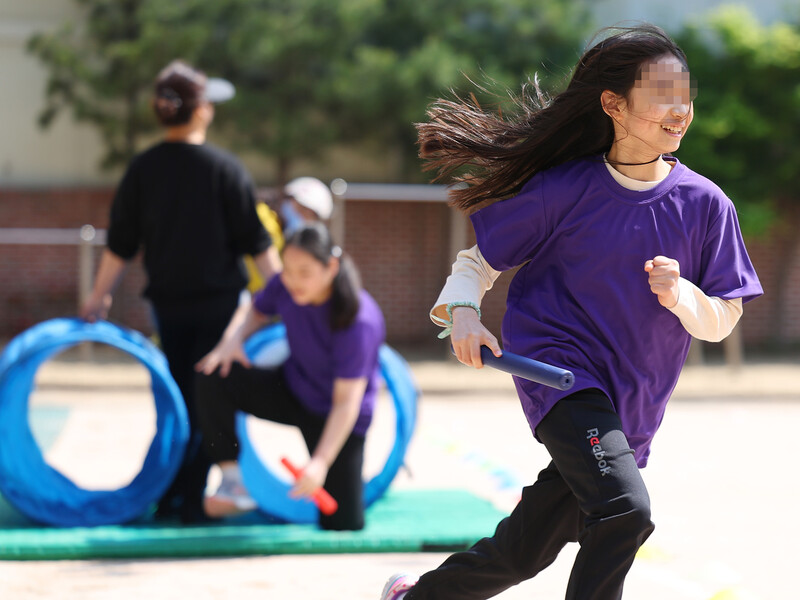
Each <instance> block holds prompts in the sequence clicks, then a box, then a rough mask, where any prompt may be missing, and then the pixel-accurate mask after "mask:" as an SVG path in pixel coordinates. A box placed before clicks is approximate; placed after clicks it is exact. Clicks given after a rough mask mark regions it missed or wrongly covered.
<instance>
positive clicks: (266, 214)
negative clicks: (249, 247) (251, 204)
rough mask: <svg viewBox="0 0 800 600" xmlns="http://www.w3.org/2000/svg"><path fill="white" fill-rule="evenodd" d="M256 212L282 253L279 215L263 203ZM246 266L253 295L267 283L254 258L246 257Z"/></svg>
mask: <svg viewBox="0 0 800 600" xmlns="http://www.w3.org/2000/svg"><path fill="white" fill-rule="evenodd" d="M256 212H257V213H258V218H259V220H260V221H261V224H262V225H264V229H266V230H267V233H269V236H270V237H271V238H272V243H273V244H274V245H275V247H276V248H277V249H278V252H280V251H281V250H283V230H282V229H281V223H280V220H279V219H278V213H276V212H275V211H274V210H272V209H271V208H270V207H269V206H267V205H266V204H264V203H263V202H259V203H258V204H257V205H256ZM244 265H245V267H247V275H248V277H249V279H250V281H249V282H248V284H247V290H248V291H249V292H250V293H251V294H252V293H254V292H257V291H258V290H260V289H261V288H262V287H264V284H265V283H266V282H265V281H264V278H263V277H262V276H261V273H260V272H259V270H258V267H256V263H255V261H254V260H253V257H252V256H245V257H244Z"/></svg>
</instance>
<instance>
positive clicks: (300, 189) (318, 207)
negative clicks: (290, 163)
mask: <svg viewBox="0 0 800 600" xmlns="http://www.w3.org/2000/svg"><path fill="white" fill-rule="evenodd" d="M283 189H284V192H285V193H286V195H287V196H291V197H292V198H294V200H295V201H296V202H297V203H298V204H300V205H301V206H305V207H306V208H308V209H309V210H313V211H314V212H315V213H316V214H317V216H318V217H319V218H320V219H323V220H325V221H327V220H328V219H330V217H331V213H332V212H333V196H331V190H330V189H329V188H328V186H327V185H325V184H324V183H322V182H321V181H320V180H319V179H316V178H315V177H298V178H297V179H292V180H291V181H290V182H289V183H287V184H286V187H285V188H283Z"/></svg>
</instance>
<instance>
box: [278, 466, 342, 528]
mask: <svg viewBox="0 0 800 600" xmlns="http://www.w3.org/2000/svg"><path fill="white" fill-rule="evenodd" d="M281 464H282V465H283V466H284V467H286V468H287V469H288V470H289V472H290V473H291V474H292V475H294V479H295V481H297V480H298V479H300V476H301V475H302V474H303V472H302V471H301V470H300V469H298V468H297V467H295V466H294V465H293V464H292V463H291V462H290V461H289V459H288V458H286V457H285V456H284V457H283V458H281ZM311 499H312V500H313V501H314V504H316V505H317V508H319V512H321V513H322V514H323V515H328V516H330V515H332V514H333V513H335V512H336V511H337V510H338V509H339V504H338V502H336V500H334V499H333V496H331V495H330V494H329V493H328V492H326V491H325V490H324V489H323V488H317V489H316V490H315V491H314V493H313V494H311Z"/></svg>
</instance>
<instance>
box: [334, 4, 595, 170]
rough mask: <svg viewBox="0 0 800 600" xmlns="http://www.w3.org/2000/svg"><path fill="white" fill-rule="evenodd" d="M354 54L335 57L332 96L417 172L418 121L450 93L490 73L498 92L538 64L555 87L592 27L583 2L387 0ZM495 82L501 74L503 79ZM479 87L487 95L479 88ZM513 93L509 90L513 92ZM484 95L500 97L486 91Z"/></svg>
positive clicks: (355, 127)
mask: <svg viewBox="0 0 800 600" xmlns="http://www.w3.org/2000/svg"><path fill="white" fill-rule="evenodd" d="M381 4H382V10H380V11H379V12H378V14H377V15H376V18H374V19H373V20H372V21H371V22H370V23H369V24H368V27H367V28H366V29H365V30H364V32H363V35H362V38H361V43H360V44H358V45H356V46H354V47H353V48H352V52H351V55H350V56H348V60H347V61H346V62H345V63H343V64H339V65H337V71H338V72H337V77H336V78H335V79H334V83H335V85H336V86H337V89H336V92H335V97H336V98H337V100H338V101H339V102H341V103H342V105H341V107H340V110H339V114H340V118H341V119H342V120H343V122H344V125H345V126H346V127H347V128H348V132H349V136H350V137H362V138H363V137H364V134H365V133H366V134H367V135H368V136H369V138H368V139H370V140H371V141H373V142H375V143H377V144H380V145H381V146H385V147H388V148H389V149H395V150H399V151H400V156H401V157H402V158H404V159H405V160H404V166H403V168H402V171H403V175H404V177H405V178H407V179H414V178H417V179H418V178H420V174H419V167H418V162H417V160H416V158H415V157H416V148H415V140H416V131H415V129H414V123H416V122H419V121H421V120H423V119H424V118H425V110H426V108H427V106H428V105H429V104H430V102H431V101H432V100H433V99H435V98H437V97H439V96H441V95H442V94H446V93H448V92H449V91H450V90H451V89H452V90H455V91H458V92H459V93H469V92H476V93H477V91H476V87H475V85H473V84H472V82H471V80H474V81H475V82H476V83H479V84H485V83H489V87H491V88H492V89H493V90H494V91H499V93H500V95H501V96H502V95H504V94H505V90H503V89H499V88H502V87H503V86H505V87H507V88H509V89H511V90H513V91H516V90H518V89H519V86H520V84H521V82H522V80H523V79H524V78H525V77H526V76H533V75H536V74H538V75H539V76H540V78H541V79H542V80H543V81H544V82H545V83H546V84H551V85H553V86H555V87H558V86H559V85H560V84H561V83H562V82H565V80H566V77H567V76H568V74H569V69H570V68H571V67H572V65H573V64H574V63H575V60H576V59H577V57H578V56H579V54H580V51H581V47H582V45H583V44H584V42H585V37H586V34H587V33H588V31H589V27H590V19H589V12H588V8H587V7H588V4H587V3H586V2H581V1H579V2H552V1H551V0H462V1H460V2H451V1H450V0H426V1H425V2H406V1H404V0H382V2H381ZM492 83H496V84H499V85H497V86H494V85H491V84H492ZM479 97H480V95H479ZM506 99H507V98H506ZM481 101H486V102H492V103H498V102H500V103H502V98H498V97H491V96H486V95H483V97H482V98H481Z"/></svg>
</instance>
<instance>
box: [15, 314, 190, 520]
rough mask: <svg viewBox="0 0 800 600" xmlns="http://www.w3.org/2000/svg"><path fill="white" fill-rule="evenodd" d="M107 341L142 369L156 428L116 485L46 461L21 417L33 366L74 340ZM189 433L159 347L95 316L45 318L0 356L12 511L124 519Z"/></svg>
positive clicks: (159, 482)
mask: <svg viewBox="0 0 800 600" xmlns="http://www.w3.org/2000/svg"><path fill="white" fill-rule="evenodd" d="M85 341H93V342H101V343H104V344H108V345H110V346H114V347H116V348H118V349H119V350H122V351H123V352H126V353H128V354H130V355H131V356H133V357H134V358H136V359H138V360H139V361H140V362H141V363H143V364H144V366H145V367H147V369H148V370H149V371H150V375H151V379H152V390H153V396H154V399H155V406H156V433H155V435H154V437H153V441H152V442H151V444H150V448H149V450H148V452H147V455H146V457H145V459H144V463H143V464H142V468H141V472H140V473H139V474H138V475H136V477H134V479H133V480H132V481H131V482H130V484H128V485H127V486H125V487H121V488H119V489H117V490H85V489H82V488H80V487H78V486H77V485H76V484H75V483H73V482H72V481H71V480H70V479H68V478H67V477H65V476H64V475H62V474H61V473H59V472H58V471H57V470H56V469H54V468H52V467H51V466H50V465H48V464H47V463H46V462H45V460H44V457H43V455H42V452H41V449H40V448H39V446H38V444H37V442H36V439H35V438H34V436H33V434H32V433H31V428H30V424H29V420H28V399H29V396H30V393H31V391H32V388H33V383H34V377H35V375H36V371H37V369H38V368H39V366H40V365H41V364H42V363H44V362H45V361H46V360H47V359H49V358H50V357H51V356H53V355H54V354H56V353H58V352H60V351H62V350H66V349H67V348H70V347H72V346H75V345H77V344H78V343H80V342H85ZM188 439H189V424H188V417H187V414H186V406H185V405H184V402H183V398H182V396H181V393H180V390H179V389H178V386H177V384H176V383H175V381H174V380H173V378H172V375H171V374H170V372H169V368H168V366H167V361H166V359H165V358H164V355H163V354H161V352H160V351H159V350H158V349H157V348H156V347H155V346H154V345H153V344H151V343H150V342H149V341H148V340H147V339H145V338H144V337H143V336H142V335H141V334H139V333H137V332H135V331H132V330H129V329H123V328H121V327H119V326H117V325H113V324H111V323H108V322H105V321H101V322H97V323H87V322H86V321H82V320H80V319H53V320H50V321H45V322H43V323H40V324H38V325H36V326H34V327H32V328H30V329H28V330H27V331H24V332H23V333H21V334H20V335H18V336H17V337H15V338H14V339H13V340H11V342H10V343H9V344H8V346H7V347H6V349H5V350H4V352H3V354H2V356H0V492H2V494H3V496H5V498H6V499H7V500H8V501H9V502H10V503H11V504H13V505H14V506H15V507H16V508H17V509H18V510H19V511H20V512H22V513H23V514H25V515H26V516H28V517H29V518H31V519H34V520H36V521H40V522H43V523H47V524H50V525H58V526H70V527H83V526H95V525H108V524H116V523H124V522H126V521H130V520H132V519H135V518H136V517H139V516H141V515H142V514H143V513H144V512H145V511H146V510H147V509H148V508H149V506H150V504H151V503H153V502H155V501H157V500H158V499H159V498H160V497H161V495H162V494H163V493H164V491H166V488H167V487H168V486H169V484H170V482H171V481H172V478H173V477H174V475H175V473H176V472H177V471H178V468H179V467H180V464H181V460H182V459H183V453H184V451H185V448H186V444H187V442H188Z"/></svg>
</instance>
